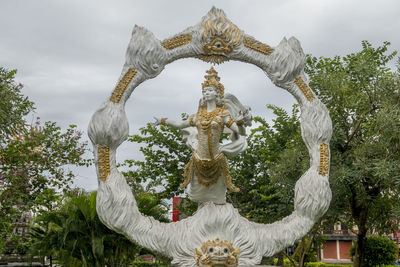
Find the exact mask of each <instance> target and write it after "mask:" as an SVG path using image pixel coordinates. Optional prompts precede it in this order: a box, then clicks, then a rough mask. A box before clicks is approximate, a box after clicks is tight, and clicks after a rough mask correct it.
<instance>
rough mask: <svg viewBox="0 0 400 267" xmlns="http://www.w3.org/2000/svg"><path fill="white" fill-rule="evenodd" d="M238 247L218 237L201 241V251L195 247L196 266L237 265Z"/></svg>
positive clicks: (227, 266)
mask: <svg viewBox="0 0 400 267" xmlns="http://www.w3.org/2000/svg"><path fill="white" fill-rule="evenodd" d="M239 251H240V250H239V248H238V249H236V250H235V249H234V248H233V247H232V243H230V242H228V241H226V240H224V241H221V240H219V238H217V239H215V240H214V241H211V240H208V241H207V242H203V245H202V247H201V251H199V250H197V249H196V254H197V256H198V258H197V266H200V267H222V266H225V267H234V266H238V254H239Z"/></svg>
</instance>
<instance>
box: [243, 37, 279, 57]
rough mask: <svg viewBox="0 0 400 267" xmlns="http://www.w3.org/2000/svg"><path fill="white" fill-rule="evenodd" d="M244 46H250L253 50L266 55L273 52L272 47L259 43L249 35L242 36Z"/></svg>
mask: <svg viewBox="0 0 400 267" xmlns="http://www.w3.org/2000/svg"><path fill="white" fill-rule="evenodd" d="M244 46H246V47H248V48H251V49H253V50H256V51H257V52H260V53H262V54H264V55H267V56H269V55H271V53H272V52H274V49H273V48H272V47H270V46H269V45H266V44H264V43H261V42H259V41H257V40H255V39H253V38H250V37H245V38H244Z"/></svg>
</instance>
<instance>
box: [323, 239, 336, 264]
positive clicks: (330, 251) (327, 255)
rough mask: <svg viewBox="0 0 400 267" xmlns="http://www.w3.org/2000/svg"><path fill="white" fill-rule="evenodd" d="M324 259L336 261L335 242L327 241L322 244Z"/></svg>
mask: <svg viewBox="0 0 400 267" xmlns="http://www.w3.org/2000/svg"><path fill="white" fill-rule="evenodd" d="M323 258H324V259H337V249H336V240H327V241H325V243H324V250H323Z"/></svg>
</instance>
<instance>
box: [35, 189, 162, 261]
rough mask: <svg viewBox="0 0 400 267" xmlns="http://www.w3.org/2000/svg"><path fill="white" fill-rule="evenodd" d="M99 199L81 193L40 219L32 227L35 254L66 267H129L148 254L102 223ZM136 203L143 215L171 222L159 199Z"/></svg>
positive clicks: (147, 197) (141, 197)
mask: <svg viewBox="0 0 400 267" xmlns="http://www.w3.org/2000/svg"><path fill="white" fill-rule="evenodd" d="M96 195H97V192H92V193H90V194H88V193H84V192H80V193H78V195H75V196H70V197H68V198H67V199H66V200H65V201H64V203H63V204H62V205H61V207H60V208H59V209H57V210H53V211H46V212H43V213H42V214H41V215H40V216H38V217H37V218H36V219H35V221H34V223H33V226H32V234H33V237H34V242H33V246H32V247H33V249H32V251H31V253H32V254H33V255H37V254H40V255H41V256H52V257H55V258H57V259H58V262H59V263H60V264H61V265H62V266H128V265H129V264H130V263H131V262H132V261H133V260H134V259H135V256H136V255H138V254H141V253H148V251H147V250H145V249H143V248H142V247H140V246H138V245H135V244H134V243H132V242H131V241H130V240H128V239H127V238H126V237H124V236H122V235H121V234H118V233H116V232H114V231H112V230H110V229H108V228H107V227H106V226H105V225H104V224H103V223H102V222H101V221H100V219H99V217H98V215H97V213H96ZM136 199H137V200H138V206H139V210H140V211H141V212H142V213H144V214H145V215H148V216H154V217H155V218H157V219H158V220H160V221H164V222H165V221H167V219H166V218H165V214H166V213H167V210H166V205H165V204H163V203H160V202H159V200H158V199H157V198H155V197H153V196H152V195H151V194H149V193H144V194H139V195H138V196H137V198H136Z"/></svg>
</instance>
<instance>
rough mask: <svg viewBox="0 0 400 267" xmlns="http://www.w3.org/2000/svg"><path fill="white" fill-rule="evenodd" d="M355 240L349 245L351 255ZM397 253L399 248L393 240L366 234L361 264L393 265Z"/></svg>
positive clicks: (353, 251) (369, 265) (367, 265)
mask: <svg viewBox="0 0 400 267" xmlns="http://www.w3.org/2000/svg"><path fill="white" fill-rule="evenodd" d="M356 247H357V242H354V244H353V246H352V247H351V253H350V254H351V256H354V254H355V251H356ZM398 254H399V249H398V247H397V246H396V243H395V242H394V241H393V240H390V239H389V238H387V237H381V236H376V235H372V236H368V237H367V239H366V242H365V257H364V259H363V262H362V263H361V264H362V266H365V267H373V266H381V265H394V262H395V261H396V259H397V257H398Z"/></svg>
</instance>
